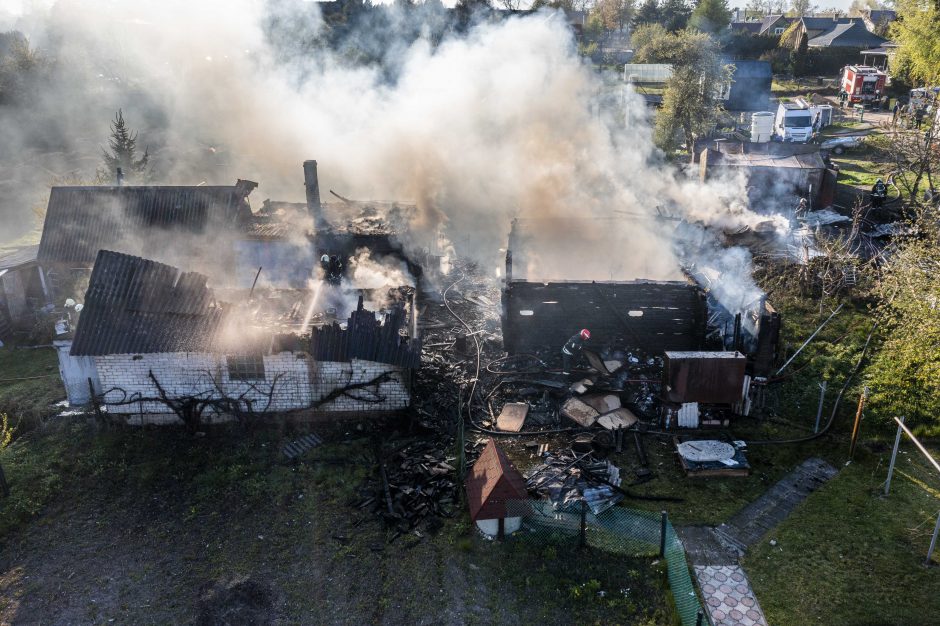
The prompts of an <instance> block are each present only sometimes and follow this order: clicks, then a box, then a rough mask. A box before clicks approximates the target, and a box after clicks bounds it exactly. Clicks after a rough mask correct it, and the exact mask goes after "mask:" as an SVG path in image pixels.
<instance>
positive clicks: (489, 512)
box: [465, 439, 529, 537]
mask: <svg viewBox="0 0 940 626" xmlns="http://www.w3.org/2000/svg"><path fill="white" fill-rule="evenodd" d="M465 484H466V489H467V501H468V503H469V505H470V519H472V520H473V521H474V522H476V525H477V527H479V529H480V530H481V531H483V532H484V533H485V534H487V535H490V536H499V537H501V536H503V535H504V534H505V533H512V532H515V531H516V530H518V529H519V526H520V525H521V523H522V516H523V515H524V514H525V513H526V512H527V511H528V499H529V494H528V492H527V491H526V486H525V479H524V478H523V477H522V474H520V473H519V470H517V469H516V468H515V466H514V465H513V464H512V462H511V461H510V460H509V459H508V458H506V455H505V453H503V451H502V450H500V449H499V447H498V446H497V445H496V442H495V441H493V440H492V439H490V441H489V443H487V444H486V448H484V450H483V454H481V455H480V458H478V459H477V462H476V463H474V464H473V468H472V469H471V470H470V474H469V475H468V476H467V480H466V483H465Z"/></svg>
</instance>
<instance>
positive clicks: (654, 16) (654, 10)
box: [633, 0, 660, 27]
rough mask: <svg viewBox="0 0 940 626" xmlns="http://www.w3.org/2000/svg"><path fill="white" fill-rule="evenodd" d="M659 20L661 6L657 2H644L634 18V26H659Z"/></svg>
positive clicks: (649, 0)
mask: <svg viewBox="0 0 940 626" xmlns="http://www.w3.org/2000/svg"><path fill="white" fill-rule="evenodd" d="M659 18H660V13H659V5H658V4H657V3H656V0H643V4H641V5H640V8H639V9H637V11H636V15H635V16H634V17H633V25H634V27H637V26H643V25H646V24H658V23H659Z"/></svg>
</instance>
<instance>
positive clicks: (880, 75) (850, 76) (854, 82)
mask: <svg viewBox="0 0 940 626" xmlns="http://www.w3.org/2000/svg"><path fill="white" fill-rule="evenodd" d="M887 80H888V75H887V74H885V73H884V72H882V71H881V70H879V69H878V68H874V67H869V66H867V65H846V66H845V68H843V70H842V91H844V92H845V93H846V94H848V95H847V97H846V100H847V101H848V103H849V104H858V103H862V104H865V103H871V102H875V101H877V100H880V99H881V98H882V96H884V93H885V83H886V82H887Z"/></svg>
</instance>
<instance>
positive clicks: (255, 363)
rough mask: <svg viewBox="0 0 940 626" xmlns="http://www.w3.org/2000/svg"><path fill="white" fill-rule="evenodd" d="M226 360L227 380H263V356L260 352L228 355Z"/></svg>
mask: <svg viewBox="0 0 940 626" xmlns="http://www.w3.org/2000/svg"><path fill="white" fill-rule="evenodd" d="M226 361H227V362H228V377H229V380H264V357H263V356H261V355H260V354H259V355H254V354H252V355H248V356H230V357H226Z"/></svg>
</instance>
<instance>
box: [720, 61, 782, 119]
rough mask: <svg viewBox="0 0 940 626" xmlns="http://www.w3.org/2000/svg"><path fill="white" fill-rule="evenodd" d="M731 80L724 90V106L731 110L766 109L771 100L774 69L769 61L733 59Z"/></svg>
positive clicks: (729, 62)
mask: <svg viewBox="0 0 940 626" xmlns="http://www.w3.org/2000/svg"><path fill="white" fill-rule="evenodd" d="M726 63H728V64H730V65H733V66H734V73H733V74H732V75H731V82H730V84H729V85H728V87H727V89H725V90H723V91H722V98H723V99H724V106H725V108H726V109H727V110H729V111H766V110H767V108H768V106H769V102H770V86H771V82H772V80H773V71H772V69H771V67H770V63H769V62H768V61H740V60H739V61H732V60H728V61H726Z"/></svg>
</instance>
